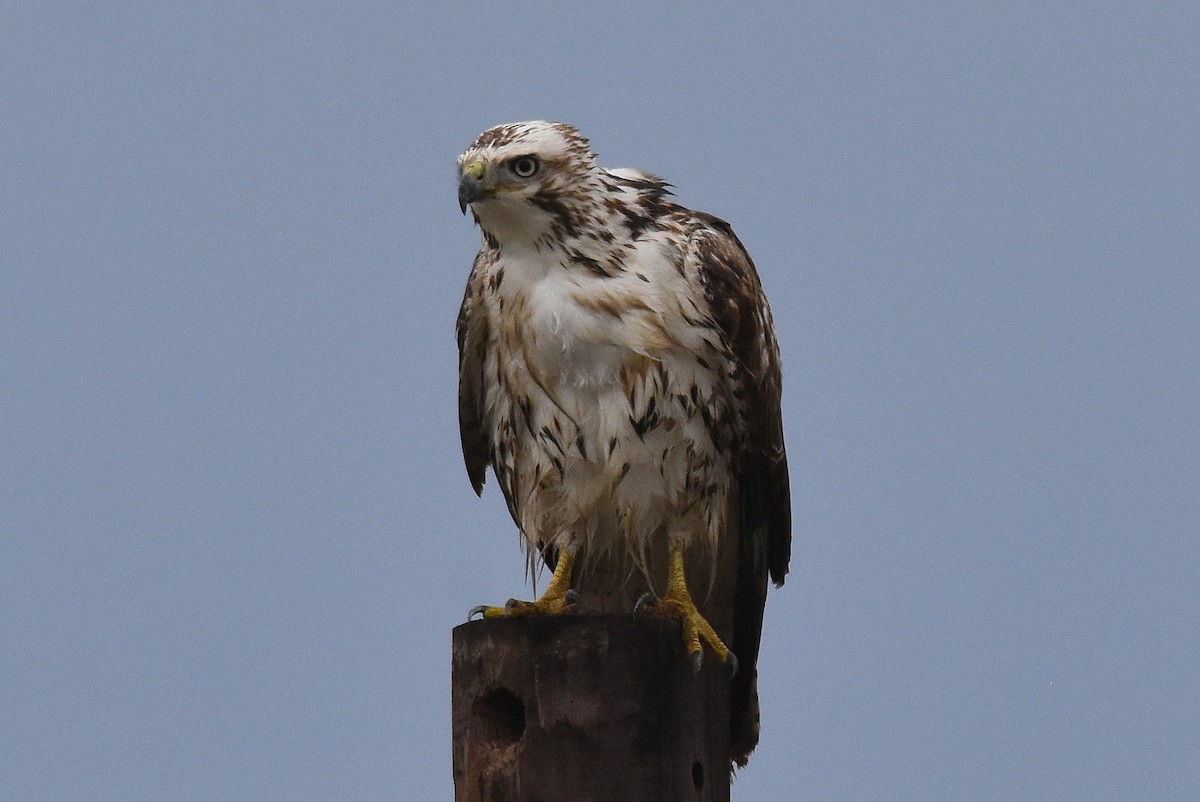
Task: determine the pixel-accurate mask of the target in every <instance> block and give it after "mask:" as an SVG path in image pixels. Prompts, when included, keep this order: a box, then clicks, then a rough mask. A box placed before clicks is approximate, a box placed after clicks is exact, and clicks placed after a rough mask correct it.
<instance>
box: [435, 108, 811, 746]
mask: <svg viewBox="0 0 1200 802" xmlns="http://www.w3.org/2000/svg"><path fill="white" fill-rule="evenodd" d="M458 179H459V183H458V200H459V206H460V208H461V209H462V211H463V213H464V214H465V213H466V210H467V208H468V207H469V208H470V209H471V211H472V214H473V216H474V218H475V222H476V224H477V225H478V226H479V228H480V229H481V231H482V234H483V244H482V247H481V248H480V250H479V253H478V255H477V256H476V257H475V262H474V265H473V266H472V268H471V273H470V277H469V278H468V280H467V287H466V292H465V294H464V297H463V302H462V308H461V310H460V311H459V315H458V325H457V335H458V350H459V402H458V403H459V406H458V412H459V426H460V430H461V435H462V449H463V457H464V458H465V460H466V467H467V474H468V476H469V477H470V480H471V484H472V486H473V487H474V488H475V492H476V493H481V492H482V490H483V484H484V475H485V471H486V469H487V467H488V466H491V468H492V471H493V473H494V474H495V476H496V480H497V482H498V483H499V485H500V489H501V491H502V492H503V494H504V499H505V501H506V502H507V503H508V510H509V512H510V513H511V514H512V518H513V520H514V521H515V522H516V524H517V527H518V528H519V529H520V532H521V534H522V535H523V539H524V542H525V544H526V546H527V549H528V554H529V560H530V567H531V569H532V567H533V565H534V562H535V560H536V559H537V558H538V557H539V556H540V557H541V558H542V559H543V560H544V561H545V562H546V564H547V565H548V566H549V567H551V568H552V569H553V574H552V577H551V580H550V582H549V584H548V586H547V588H546V590H545V592H544V593H543V594H542V595H541V597H540V598H538V599H537V600H536V601H532V602H520V601H516V600H509V602H508V603H507V604H505V605H503V606H497V607H490V606H484V607H477V608H475V610H473V611H472V614H474V613H476V612H480V613H482V614H483V616H484V617H485V618H487V617H493V616H504V615H509V616H515V615H538V614H547V615H548V614H556V613H561V612H570V611H574V610H577V609H579V608H580V607H581V606H582V605H586V606H587V608H588V609H592V610H597V611H607V612H614V611H625V612H629V611H634V612H636V611H638V610H642V611H644V612H646V613H658V614H662V615H667V616H671V617H673V618H676V619H678V620H679V621H680V622H681V623H682V629H683V637H684V641H685V644H686V647H687V649H688V653H689V655H690V659H691V660H692V661H693V663H694V665H695V666H696V668H697V669H698V668H699V665H700V660H701V659H702V656H703V645H704V644H707V645H708V647H709V648H710V649H711V650H712V651H713V653H714V654H715V655H716V656H717V657H718V658H719V659H721V660H723V661H726V662H728V663H729V665H730V669H731V673H732V675H733V676H732V678H731V686H730V714H731V717H730V728H731V730H730V744H731V754H730V757H731V760H732V761H733V762H734V763H735V764H737V765H739V766H742V765H745V763H746V760H747V759H748V758H749V755H750V752H751V751H752V750H753V749H754V747H755V745H756V744H757V742H758V729H759V728H758V692H757V671H756V667H755V662H756V660H757V657H758V650H759V640H760V636H761V632H762V619H763V607H764V604H765V603H766V594H767V580H768V577H769V578H770V579H771V580H773V581H774V583H775V584H776V585H782V584H783V581H784V576H785V575H786V574H787V571H788V561H789V559H790V553H791V505H790V498H789V488H788V474H787V456H786V452H785V450H784V442H783V422H782V419H781V416H780V368H779V347H778V344H777V342H776V338H775V333H774V326H773V323H772V320H771V312H770V309H769V307H768V305H767V299H766V297H765V296H764V295H763V290H762V286H761V284H760V283H759V278H758V275H757V273H756V271H755V269H754V263H753V262H752V261H751V259H750V255H749V254H748V253H747V252H746V249H745V247H744V246H743V245H742V243H741V242H740V241H739V240H738V238H737V236H735V235H734V233H733V230H732V228H730V226H729V224H728V223H726V222H725V221H724V220H721V219H719V218H717V217H713V216H712V215H709V214H704V213H702V212H696V211H692V210H690V209H686V208H684V207H683V206H680V205H679V204H677V203H675V202H674V201H673V200H672V195H671V192H670V188H671V185H670V184H668V183H666V182H665V181H663V180H662V179H660V178H658V177H656V176H653V175H650V174H648V173H644V172H641V171H638V170H631V169H619V170H605V169H604V168H602V167H600V166H599V165H598V164H597V161H596V155H595V154H594V153H593V152H592V150H591V148H590V147H589V145H588V140H587V139H585V138H584V137H583V136H581V135H580V133H579V132H578V131H577V130H576V129H575V128H574V127H572V126H570V125H566V124H564V123H550V122H542V121H535V122H521V123H513V124H509V125H501V126H497V127H495V128H491V129H489V130H487V131H484V132H483V133H482V134H480V135H479V137H478V138H477V139H476V140H475V142H474V143H473V144H472V145H471V146H470V147H469V148H467V150H466V151H465V152H464V153H463V154H462V155H461V156H459V158H458ZM647 591H649V592H647ZM735 655H736V657H735Z"/></svg>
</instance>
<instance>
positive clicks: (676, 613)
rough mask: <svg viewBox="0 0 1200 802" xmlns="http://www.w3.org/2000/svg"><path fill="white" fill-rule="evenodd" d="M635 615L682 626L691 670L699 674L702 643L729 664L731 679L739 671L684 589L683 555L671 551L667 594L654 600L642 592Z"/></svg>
mask: <svg viewBox="0 0 1200 802" xmlns="http://www.w3.org/2000/svg"><path fill="white" fill-rule="evenodd" d="M633 611H634V613H635V614H636V613H641V612H646V613H651V614H653V615H662V616H666V617H667V618H672V619H674V620H676V621H678V622H679V623H680V625H681V626H682V627H683V643H684V646H686V647H687V650H688V656H689V658H690V659H691V661H692V671H693V672H695V673H699V672H700V665H701V663H702V662H703V660H704V646H703V644H704V643H707V644H708V645H709V648H711V649H712V650H713V653H714V654H716V656H717V657H719V658H720V659H721V662H723V663H728V664H729V677H730V679H732V678H733V677H734V676H735V675H736V674H737V670H738V661H737V657H736V656H735V655H734V654H733V652H731V651H729V647H728V646H726V645H725V643H724V642H723V641H722V640H721V638H720V636H718V635H717V631H716V630H715V629H713V628H712V625H711V624H709V623H708V621H707V620H706V619H705V618H704V616H703V615H701V614H700V610H698V609H697V608H696V603H695V602H693V601H692V594H691V593H690V592H689V591H688V589H687V583H686V581H685V580H684V576H683V552H682V551H681V550H679V549H672V550H671V570H670V575H669V577H668V579H667V595H666V596H664V597H663V598H661V599H660V598H657V597H656V596H655V595H654V594H653V593H645V594H643V595H642V597H641V598H640V599H638V601H637V604H636V605H635V606H634V608H633Z"/></svg>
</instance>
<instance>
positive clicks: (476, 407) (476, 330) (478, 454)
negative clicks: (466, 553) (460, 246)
mask: <svg viewBox="0 0 1200 802" xmlns="http://www.w3.org/2000/svg"><path fill="white" fill-rule="evenodd" d="M488 259H489V254H488V252H487V251H486V250H481V251H480V252H479V254H478V255H477V256H476V257H475V263H474V264H473V265H472V266H471V275H470V276H469V277H468V278H467V289H466V291H465V292H464V293H463V302H462V307H460V308H459V310H458V325H457V326H456V329H457V334H458V430H459V435H460V436H461V438H462V450H463V460H464V461H465V462H466V464H467V476H468V477H469V478H470V479H471V487H473V488H475V492H476V494H480V493H483V482H484V478H485V474H486V471H487V466H488V460H489V458H490V456H491V453H492V435H491V433H490V431H489V429H488V427H486V426H485V423H484V387H485V384H484V382H485V380H486V377H485V375H484V368H485V366H486V364H487V349H488V342H489V332H488V316H487V310H486V309H484V308H483V288H484V281H485V278H484V276H485V274H486V272H487V263H488Z"/></svg>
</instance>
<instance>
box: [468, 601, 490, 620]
mask: <svg viewBox="0 0 1200 802" xmlns="http://www.w3.org/2000/svg"><path fill="white" fill-rule="evenodd" d="M485 610H487V605H486V604H477V605H475V606H474V607H472V608H471V611H470V612H469V613H467V620H468V621H470V620H471V619H472V618H474V617H475V614H476V613H479V617H480V619H482V618H483V613H484V611H485Z"/></svg>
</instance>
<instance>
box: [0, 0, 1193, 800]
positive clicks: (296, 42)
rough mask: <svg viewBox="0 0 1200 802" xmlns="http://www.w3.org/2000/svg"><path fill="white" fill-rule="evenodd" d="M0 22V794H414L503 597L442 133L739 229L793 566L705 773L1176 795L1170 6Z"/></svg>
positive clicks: (522, 10)
mask: <svg viewBox="0 0 1200 802" xmlns="http://www.w3.org/2000/svg"><path fill="white" fill-rule="evenodd" d="M579 8H580V9H581V10H575V6H574V5H572V4H566V3H540V4H539V3H526V4H513V5H506V6H503V7H502V6H501V4H492V5H488V6H483V5H480V6H473V7H469V6H466V5H463V4H456V3H436V4H434V3H417V4H414V3H367V4H340V3H339V4H329V5H328V6H321V5H317V4H304V3H300V4H247V3H207V4H190V3H189V4H172V3H162V2H155V3H141V4H132V3H91V4H83V3H80V4H62V5H58V4H52V3H38V4H34V3H26V4H15V3H14V4H5V5H4V6H3V10H2V11H0V721H2V722H3V724H2V725H0V798H4V799H31V800H32V799H39V800H40V799H67V798H74V799H114V800H117V799H119V800H129V799H404V800H442V799H449V798H450V795H451V773H450V719H449V696H450V693H449V681H450V677H449V665H450V631H451V628H452V627H454V626H455V625H456V624H458V623H459V622H461V621H462V620H464V618H465V616H466V612H467V610H468V609H469V608H470V607H471V606H472V605H475V604H479V603H481V602H496V601H502V600H503V599H506V598H508V597H510V596H522V595H527V594H528V592H529V588H528V586H527V585H526V584H525V583H524V580H523V574H522V570H523V557H522V554H521V552H520V550H519V547H518V538H517V535H516V532H515V529H514V527H513V525H512V523H511V521H510V520H509V518H508V515H507V513H506V511H505V509H504V505H503V502H502V500H501V498H500V494H499V492H498V491H497V489H496V487H495V484H494V482H491V483H489V487H488V489H487V492H485V494H484V498H483V500H482V501H481V500H477V499H476V498H475V496H474V494H473V493H472V491H471V488H470V485H469V483H468V481H467V477H466V474H465V472H464V469H463V467H462V464H461V457H460V453H459V444H458V433H457V421H456V417H455V416H456V407H455V393H456V387H455V385H456V375H455V370H456V368H455V362H456V354H455V347H454V337H453V330H454V317H455V314H456V312H457V308H458V303H459V300H460V298H461V292H462V287H463V284H464V281H465V279H466V275H467V271H468V268H469V265H470V261H471V258H472V256H473V254H474V252H475V250H476V248H477V246H478V233H477V232H476V231H475V229H474V228H473V226H472V225H471V222H470V219H469V218H464V217H462V216H461V215H460V214H459V212H458V208H457V203H456V198H455V181H454V158H455V156H456V155H457V154H458V153H459V152H460V151H461V150H462V149H463V148H464V147H465V146H466V145H468V144H469V143H470V142H471V141H472V139H474V137H475V135H476V134H477V133H478V132H479V131H481V130H483V129H484V128H486V127H489V126H491V125H493V124H496V123H501V122H509V121H514V120H521V119H529V118H548V119H556V120H565V121H568V122H572V123H574V124H576V125H578V126H579V127H580V128H581V129H582V130H583V132H584V133H585V134H586V135H588V136H589V137H590V138H591V139H592V143H593V145H594V147H595V148H596V150H597V151H598V152H599V153H600V156H601V162H602V163H603V164H605V165H606V166H610V167H618V166H633V167H640V168H643V169H646V170H650V171H652V172H656V173H659V174H661V175H663V176H664V177H666V178H667V179H669V180H670V181H672V182H673V183H674V184H676V186H677V187H678V196H679V199H680V200H681V201H682V202H683V203H685V204H687V205H690V206H694V207H696V208H699V209H703V210H706V211H709V212H712V213H714V214H717V215H719V216H721V217H724V218H726V219H728V220H730V221H731V222H732V223H733V225H734V227H735V228H736V230H737V232H738V234H739V235H740V236H741V238H742V239H743V241H744V242H745V243H746V244H747V246H748V247H749V249H750V251H751V253H752V254H753V255H754V257H755V260H756V261H757V263H758V266H759V270H760V272H761V274H762V278H763V283H764V284H765V286H766V289H767V291H768V293H769V295H770V297H771V299H772V302H773V305H774V310H775V320H776V323H777V326H778V329H779V336H780V340H781V344H782V348H783V353H784V368H785V397H784V416H785V425H786V430H787V438H788V448H789V452H790V457H791V465H792V495H793V500H794V521H795V541H794V546H793V553H792V573H791V576H790V577H789V580H788V584H787V586H786V587H785V588H784V589H782V590H781V591H777V592H773V593H772V594H771V596H770V599H769V602H768V609H767V617H766V625H765V626H766V632H765V636H764V646H763V654H762V659H761V662H760V670H761V687H762V697H763V708H764V713H763V740H762V745H761V746H760V747H759V749H758V751H757V752H756V754H755V755H754V758H753V760H752V761H751V764H750V766H749V768H747V769H746V770H745V771H744V772H742V773H741V775H740V776H739V777H738V779H737V782H736V783H735V785H734V798H735V799H738V800H767V799H799V800H836V799H845V800H897V799H948V800H949V799H996V800H1015V799H1044V800H1068V799H1185V798H1195V794H1196V793H1197V789H1198V788H1200V539H1198V537H1197V535H1198V532H1200V512H1198V502H1197V497H1198V492H1200V415H1198V412H1197V409H1198V404H1200V236H1198V235H1200V145H1198V144H1197V143H1198V141H1200V139H1198V133H1197V132H1198V130H1200V89H1198V87H1200V44H1198V42H1200V10H1198V8H1200V7H1198V6H1197V5H1196V4H1195V3H1194V2H1179V3H1078V4H1065V3H1033V2H1031V3H1026V4H1005V3H1000V4H997V3H961V2H954V3H938V4H925V5H918V6H913V5H911V4H899V3H897V4H870V3H866V4H864V3H853V2H836V3H834V2H831V3H821V4H792V3H777V4H762V5H757V6H754V5H745V6H744V7H743V8H741V9H739V10H738V11H737V12H731V11H728V10H725V9H726V6H725V5H724V4H721V5H717V4H703V3H701V4H682V3H664V4H655V5H654V7H653V8H649V7H647V6H646V5H645V4H641V3H638V4H628V5H623V4H606V3H600V4H590V5H587V6H586V7H585V6H584V4H580V6H579Z"/></svg>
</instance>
